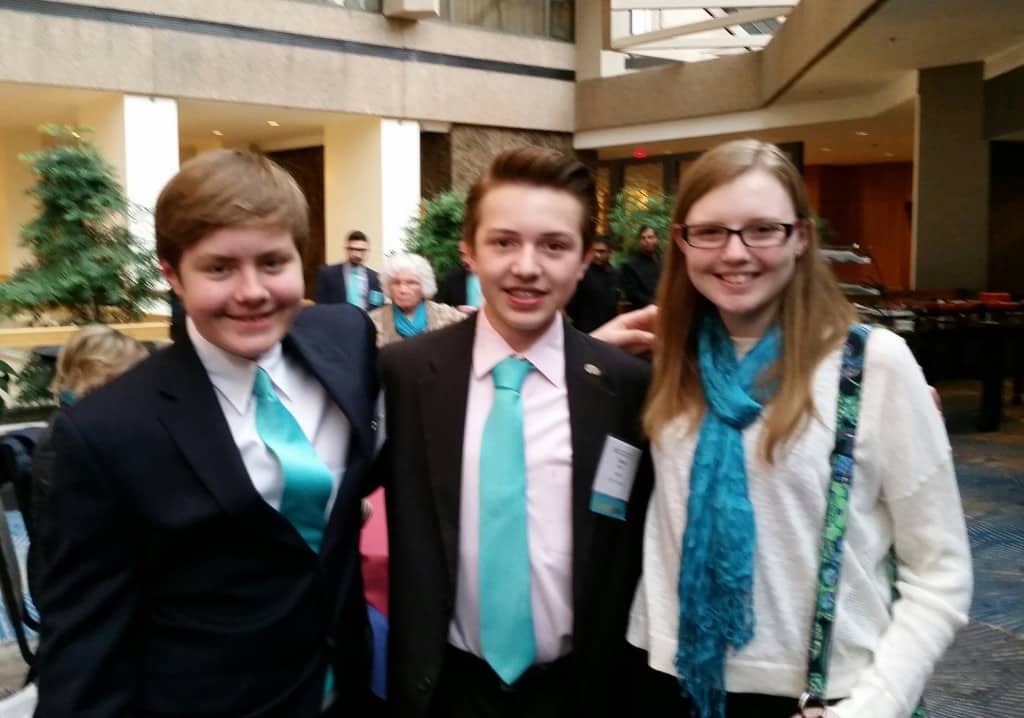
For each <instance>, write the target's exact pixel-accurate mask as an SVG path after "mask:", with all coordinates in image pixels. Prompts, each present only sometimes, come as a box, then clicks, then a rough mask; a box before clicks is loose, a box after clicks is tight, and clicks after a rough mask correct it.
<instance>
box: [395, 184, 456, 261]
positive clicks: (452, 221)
mask: <svg viewBox="0 0 1024 718" xmlns="http://www.w3.org/2000/svg"><path fill="white" fill-rule="evenodd" d="M465 220H466V195H464V194H462V193H460V192H441V193H440V194H438V195H437V196H436V197H434V199H429V200H426V201H424V202H423V212H422V214H421V215H420V216H419V217H413V218H412V220H411V221H410V222H409V224H408V226H407V227H406V228H405V248H406V249H407V250H408V251H410V252H413V253H415V254H420V255H423V256H424V257H426V258H427V261H428V262H430V266H432V267H433V268H434V274H435V275H437V278H438V280H440V279H441V278H442V277H444V276H445V275H446V274H447V273H448V272H450V271H451V270H453V269H455V268H456V267H458V266H459V264H460V262H461V260H460V258H459V240H460V239H462V224H463V222H465Z"/></svg>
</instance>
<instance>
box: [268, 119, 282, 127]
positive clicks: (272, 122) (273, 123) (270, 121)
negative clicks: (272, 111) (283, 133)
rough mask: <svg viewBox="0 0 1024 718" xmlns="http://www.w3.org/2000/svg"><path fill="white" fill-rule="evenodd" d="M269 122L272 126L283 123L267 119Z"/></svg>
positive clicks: (278, 125)
mask: <svg viewBox="0 0 1024 718" xmlns="http://www.w3.org/2000/svg"><path fill="white" fill-rule="evenodd" d="M267 124H268V125H270V126H271V127H280V126H281V123H280V122H278V121H277V120H267Z"/></svg>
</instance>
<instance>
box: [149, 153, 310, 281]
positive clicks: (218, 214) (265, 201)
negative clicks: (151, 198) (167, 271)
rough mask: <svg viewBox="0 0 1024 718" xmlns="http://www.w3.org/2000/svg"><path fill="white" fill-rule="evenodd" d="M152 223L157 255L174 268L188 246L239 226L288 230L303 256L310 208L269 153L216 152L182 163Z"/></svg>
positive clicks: (161, 196) (161, 195)
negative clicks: (265, 155) (224, 229)
mask: <svg viewBox="0 0 1024 718" xmlns="http://www.w3.org/2000/svg"><path fill="white" fill-rule="evenodd" d="M154 224H155V225H156V254H157V256H158V257H159V258H160V259H162V260H164V261H166V262H167V263H168V264H170V265H171V267H173V268H174V269H175V270H176V269H177V268H178V263H179V262H180V261H181V255H182V253H183V252H184V251H185V250H186V249H188V248H189V247H191V246H192V245H194V244H195V243H196V242H198V241H199V240H201V239H202V238H203V237H205V236H206V235H208V234H210V233H211V232H215V231H217V230H218V229H222V228H224V227H232V226H238V225H241V226H248V227H260V228H266V229H281V230H286V231H288V232H290V233H291V235H292V240H293V241H294V242H295V247H296V249H298V251H299V255H300V256H305V252H306V244H307V242H308V240H309V207H308V205H307V204H306V198H305V196H304V195H303V194H302V190H301V189H299V186H298V184H296V183H295V180H294V179H292V176H291V175H290V174H288V173H287V172H286V171H285V170H284V169H282V168H281V167H280V166H278V165H277V164H275V163H273V162H271V161H270V160H269V159H267V158H266V157H264V156H262V155H257V154H253V153H251V152H241V151H238V150H213V151H210V152H204V153H202V154H200V155H197V156H196V157H193V158H192V159H190V160H189V161H188V162H186V163H185V164H183V165H182V166H181V169H180V170H179V171H178V174H176V175H174V177H172V178H171V181H170V182H168V183H167V185H166V186H165V187H164V188H163V191H161V192H160V197H159V198H157V201H156V211H155V215H154Z"/></svg>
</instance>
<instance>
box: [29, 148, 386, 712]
mask: <svg viewBox="0 0 1024 718" xmlns="http://www.w3.org/2000/svg"><path fill="white" fill-rule="evenodd" d="M154 224H155V229H156V252H157V257H158V259H159V260H160V265H161V269H162V271H163V274H164V277H165V278H166V279H167V281H168V283H169V284H170V285H171V287H172V288H173V290H174V292H175V293H176V294H177V295H178V297H179V298H180V299H181V302H182V304H183V305H184V308H185V312H186V314H187V316H188V318H187V320H186V333H185V337H184V340H183V341H179V342H175V343H174V344H172V345H171V346H169V347H167V348H166V349H162V350H161V351H159V352H156V353H155V354H154V355H153V356H151V357H150V358H149V359H147V360H146V361H144V362H142V363H141V364H139V365H138V366H136V367H134V368H133V369H131V370H130V371H128V372H126V373H125V374H123V375H121V376H120V377H118V378H117V379H115V380H113V381H111V382H109V383H107V384H105V385H104V386H102V387H100V388H99V389H97V390H95V391H93V392H91V393H90V394H89V395H88V396H86V397H85V398H84V399H82V400H81V401H79V402H76V403H75V405H74V406H73V407H71V408H70V409H68V410H67V411H65V412H62V413H61V414H59V415H58V417H57V419H56V421H55V422H54V427H53V442H54V445H55V446H56V447H57V455H56V461H55V463H54V470H53V477H54V478H53V491H52V495H51V502H50V503H51V510H50V511H51V516H50V521H51V524H52V526H53V533H54V542H53V543H54V551H53V556H52V562H51V564H50V567H49V570H47V572H46V574H45V577H44V581H43V585H42V590H41V593H40V596H39V597H38V598H39V606H40V614H41V617H42V625H41V632H40V643H39V652H38V655H37V658H36V666H37V667H38V671H39V683H38V687H39V704H38V707H37V710H36V717H37V718H71V717H72V716H75V717H79V716H90V717H91V718H122V717H127V716H167V715H179V716H191V717H193V718H214V717H215V716H247V717H248V718H278V717H279V716H288V718H316V717H318V716H325V715H326V716H340V715H345V716H348V715H365V714H366V710H365V707H366V705H367V704H368V702H369V700H370V692H369V676H370V662H371V653H370V645H369V622H368V617H367V609H366V603H365V597H364V595H363V585H362V580H361V576H360V571H359V554H358V551H357V545H358V540H359V532H360V528H361V525H362V512H361V506H362V505H361V499H362V497H363V495H364V493H366V489H367V484H368V483H369V468H370V464H371V462H372V460H373V458H374V456H375V453H376V447H377V435H376V423H377V422H376V418H375V414H374V407H375V403H376V398H377V395H378V393H379V391H378V382H377V369H376V355H377V348H376V345H375V343H374V332H373V324H372V323H371V322H370V320H369V318H368V317H367V316H366V314H365V313H364V312H362V311H360V310H359V309H357V308H355V307H353V306H350V305H348V304H330V305H320V306H312V307H308V308H302V299H303V294H304V286H303V273H302V256H303V253H304V251H305V249H306V246H307V242H308V239H309V209H308V207H307V205H306V200H305V198H304V197H303V194H302V191H301V190H300V189H299V187H298V185H297V184H296V183H295V181H294V180H293V179H292V177H291V176H290V175H289V174H288V173H287V172H285V171H284V170H283V169H282V168H281V167H279V166H278V165H276V164H274V163H273V162H271V161H270V160H268V159H267V158H266V157H262V156H259V155H255V154H251V153H248V152H241V151H234V150H214V151H211V152H204V153H202V154H200V155H198V156H196V157H194V158H192V159H191V160H189V161H188V162H185V163H184V164H182V166H181V169H180V170H179V172H178V173H177V174H176V175H175V176H174V177H173V178H172V179H171V180H170V181H169V182H168V184H167V185H166V186H165V187H164V188H163V190H162V191H161V193H160V196H159V198H158V199H157V203H156V210H155V213H154Z"/></svg>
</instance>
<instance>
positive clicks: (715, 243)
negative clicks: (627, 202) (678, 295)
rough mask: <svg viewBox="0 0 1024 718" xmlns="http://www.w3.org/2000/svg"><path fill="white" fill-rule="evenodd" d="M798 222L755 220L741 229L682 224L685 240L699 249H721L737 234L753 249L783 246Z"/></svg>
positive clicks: (680, 226) (713, 225) (681, 228)
mask: <svg viewBox="0 0 1024 718" xmlns="http://www.w3.org/2000/svg"><path fill="white" fill-rule="evenodd" d="M798 224H799V223H798V222H754V223H753V224H748V225H746V226H745V227H740V228H739V229H731V228H729V227H723V226H722V225H720V224H681V225H679V229H680V230H681V231H682V233H683V240H684V241H685V242H686V243H687V244H688V245H690V246H691V247H695V248H697V249H721V248H722V247H724V246H725V245H727V244H728V243H729V238H730V237H732V235H734V234H735V235H736V236H738V237H739V238H740V241H741V242H743V244H745V245H746V246H748V247H750V248H751V249H767V248H769V247H781V246H782V245H783V244H785V243H786V242H787V240H789V238H790V237H791V236H793V229H794V228H796V227H797V226H798Z"/></svg>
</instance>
